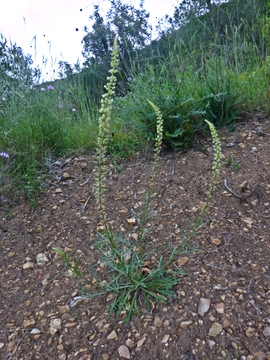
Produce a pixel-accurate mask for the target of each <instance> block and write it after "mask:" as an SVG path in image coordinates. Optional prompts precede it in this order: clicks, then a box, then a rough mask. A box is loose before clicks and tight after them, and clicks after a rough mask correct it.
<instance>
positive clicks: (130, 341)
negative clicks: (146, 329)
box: [126, 339, 136, 349]
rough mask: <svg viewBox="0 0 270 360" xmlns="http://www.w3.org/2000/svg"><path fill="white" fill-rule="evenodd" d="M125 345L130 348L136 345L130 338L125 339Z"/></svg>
mask: <svg viewBox="0 0 270 360" xmlns="http://www.w3.org/2000/svg"><path fill="white" fill-rule="evenodd" d="M126 345H127V347H129V348H130V349H132V348H134V347H135V346H136V343H135V341H133V340H131V339H127V341H126Z"/></svg>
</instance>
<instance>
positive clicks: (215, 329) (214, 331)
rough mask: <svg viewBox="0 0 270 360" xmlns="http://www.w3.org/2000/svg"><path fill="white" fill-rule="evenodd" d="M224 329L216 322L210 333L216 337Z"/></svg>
mask: <svg viewBox="0 0 270 360" xmlns="http://www.w3.org/2000/svg"><path fill="white" fill-rule="evenodd" d="M222 330H223V329H222V326H221V325H220V324H219V323H217V322H214V323H213V324H212V326H211V327H210V329H209V332H208V335H209V336H212V337H215V336H217V335H219V334H220V333H221V332H222Z"/></svg>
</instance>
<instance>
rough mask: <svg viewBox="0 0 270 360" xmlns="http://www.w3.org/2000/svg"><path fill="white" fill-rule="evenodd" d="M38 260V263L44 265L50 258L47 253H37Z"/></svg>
mask: <svg viewBox="0 0 270 360" xmlns="http://www.w3.org/2000/svg"><path fill="white" fill-rule="evenodd" d="M36 260H37V264H38V265H39V266H43V265H45V264H46V262H48V261H49V259H48V258H47V256H46V255H45V254H43V253H39V254H37V256H36Z"/></svg>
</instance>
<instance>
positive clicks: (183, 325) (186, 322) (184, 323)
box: [180, 320, 192, 329]
mask: <svg viewBox="0 0 270 360" xmlns="http://www.w3.org/2000/svg"><path fill="white" fill-rule="evenodd" d="M191 324H192V321H191V320H187V321H182V322H181V323H180V327H181V328H182V329H185V328H186V327H188V326H189V325H191Z"/></svg>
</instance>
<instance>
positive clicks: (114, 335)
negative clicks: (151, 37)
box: [107, 330, 117, 340]
mask: <svg viewBox="0 0 270 360" xmlns="http://www.w3.org/2000/svg"><path fill="white" fill-rule="evenodd" d="M115 338H117V334H116V332H115V331H114V330H113V331H112V332H111V333H110V334H109V335H108V336H107V340H113V339H115Z"/></svg>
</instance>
